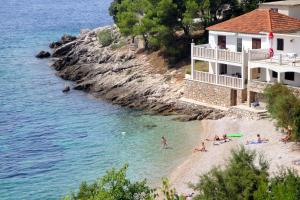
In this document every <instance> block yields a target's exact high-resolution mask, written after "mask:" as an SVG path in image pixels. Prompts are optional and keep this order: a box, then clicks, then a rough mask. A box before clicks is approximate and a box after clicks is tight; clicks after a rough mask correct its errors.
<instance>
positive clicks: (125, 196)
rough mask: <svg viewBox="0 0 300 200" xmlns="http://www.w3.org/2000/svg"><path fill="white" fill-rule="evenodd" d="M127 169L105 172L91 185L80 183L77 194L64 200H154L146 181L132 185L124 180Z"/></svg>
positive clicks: (152, 191) (125, 167)
mask: <svg viewBox="0 0 300 200" xmlns="http://www.w3.org/2000/svg"><path fill="white" fill-rule="evenodd" d="M127 167H128V166H127V165H125V166H124V167H122V168H121V169H120V170H115V169H112V170H110V171H107V172H106V174H105V175H104V176H103V177H102V178H100V179H99V180H97V181H95V182H93V183H91V184H88V183H86V182H83V183H81V185H80V187H79V191H78V193H77V194H72V195H70V196H66V197H65V198H64V200H121V199H122V200H154V198H155V195H154V190H153V189H150V187H149V186H147V184H146V180H143V181H141V182H134V183H132V182H131V181H130V180H128V179H127V178H126V171H127Z"/></svg>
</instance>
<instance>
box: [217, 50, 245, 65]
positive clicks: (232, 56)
mask: <svg viewBox="0 0 300 200" xmlns="http://www.w3.org/2000/svg"><path fill="white" fill-rule="evenodd" d="M218 60H222V61H227V62H234V63H242V53H241V52H234V51H228V50H222V49H218Z"/></svg>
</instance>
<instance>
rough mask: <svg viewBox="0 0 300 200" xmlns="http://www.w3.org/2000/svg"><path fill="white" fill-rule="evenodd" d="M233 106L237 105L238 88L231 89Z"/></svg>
mask: <svg viewBox="0 0 300 200" xmlns="http://www.w3.org/2000/svg"><path fill="white" fill-rule="evenodd" d="M230 101H231V102H230V104H231V106H236V105H237V90H231V99H230Z"/></svg>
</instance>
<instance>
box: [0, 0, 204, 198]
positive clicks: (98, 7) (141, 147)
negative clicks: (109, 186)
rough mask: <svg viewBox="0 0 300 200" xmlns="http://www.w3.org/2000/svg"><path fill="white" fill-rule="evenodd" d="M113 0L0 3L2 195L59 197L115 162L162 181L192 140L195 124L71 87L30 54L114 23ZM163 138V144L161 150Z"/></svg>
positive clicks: (132, 174)
mask: <svg viewBox="0 0 300 200" xmlns="http://www.w3.org/2000/svg"><path fill="white" fill-rule="evenodd" d="M110 3H111V0H84V1H83V0H0V199H1V200H19V199H20V200H27V199H28V200H40V199H43V200H46V199H50V200H52V199H61V198H62V197H63V196H64V195H67V194H69V193H70V192H76V191H77V188H78V187H79V185H80V183H81V182H82V181H88V182H92V181H93V180H96V179H97V178H98V177H101V176H102V175H103V174H105V172H106V171H107V170H109V169H111V168H113V167H115V168H120V167H122V166H123V165H124V164H129V169H128V173H127V175H128V178H130V179H131V180H132V181H137V180H142V179H144V178H146V179H147V180H148V182H149V184H150V185H151V186H155V185H157V184H159V183H160V182H161V178H162V177H164V176H167V175H168V174H169V173H170V172H171V171H172V170H173V169H174V168H176V167H177V166H178V165H179V164H180V163H181V162H183V160H184V159H185V158H186V157H187V156H188V155H189V154H190V153H191V150H192V148H193V146H194V145H196V144H197V143H198V140H197V138H198V137H199V124H198V123H197V122H178V121H174V119H173V118H174V117H170V116H169V117H166V116H155V115H148V114H146V113H144V112H142V111H137V110H131V109H127V108H123V107H119V106H116V105H111V104H110V103H109V102H105V101H103V100H101V99H95V98H94V97H92V96H90V95H89V94H87V93H85V92H82V91H76V90H71V92H70V93H68V94H64V93H62V89H63V88H64V85H65V84H69V85H72V84H73V83H72V82H67V81H64V80H62V79H60V78H59V77H57V76H56V75H55V71H54V70H53V69H52V68H51V67H50V66H49V60H40V59H37V58H35V55H36V54H37V53H38V52H39V51H40V50H48V51H50V50H49V48H48V44H49V43H50V42H52V41H56V40H58V39H59V38H60V37H61V36H62V35H63V34H65V33H68V34H73V35H76V34H79V32H80V30H81V29H87V28H88V29H93V28H96V27H99V26H104V25H111V24H112V23H113V21H112V18H111V16H109V13H108V7H109V5H110ZM162 135H164V136H165V137H166V138H167V140H168V143H169V146H170V148H169V149H162V148H161V146H160V138H161V136H162Z"/></svg>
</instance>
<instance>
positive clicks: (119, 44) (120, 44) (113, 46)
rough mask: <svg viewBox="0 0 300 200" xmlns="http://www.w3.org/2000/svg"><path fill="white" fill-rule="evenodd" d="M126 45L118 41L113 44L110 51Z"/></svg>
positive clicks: (122, 41)
mask: <svg viewBox="0 0 300 200" xmlns="http://www.w3.org/2000/svg"><path fill="white" fill-rule="evenodd" d="M125 45H126V42H125V41H124V40H121V41H119V42H118V43H114V44H112V45H111V49H112V50H116V49H120V48H122V47H124V46H125Z"/></svg>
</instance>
